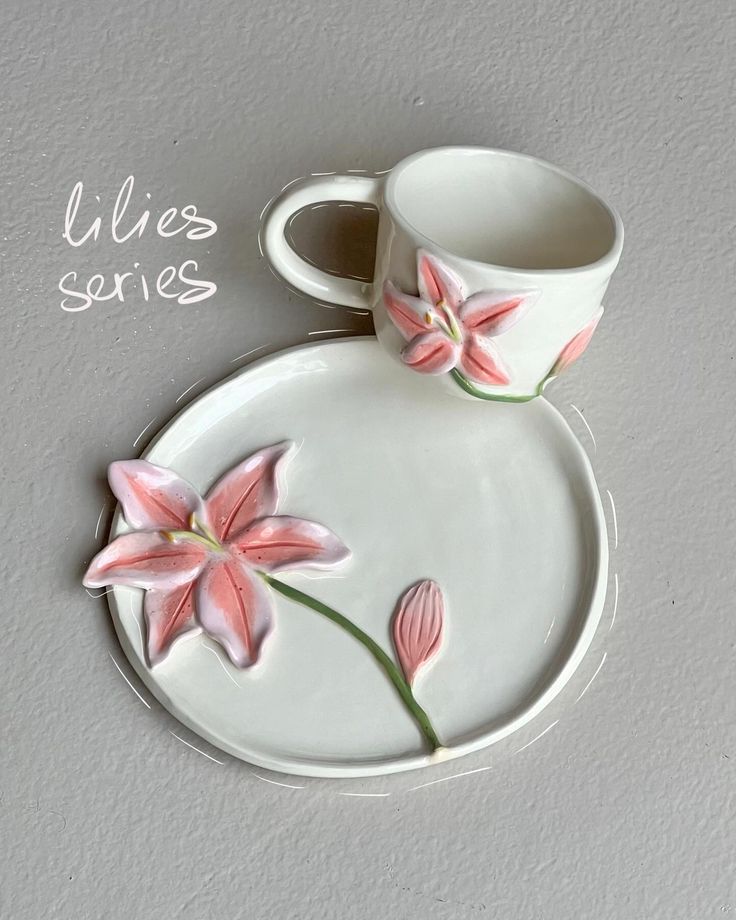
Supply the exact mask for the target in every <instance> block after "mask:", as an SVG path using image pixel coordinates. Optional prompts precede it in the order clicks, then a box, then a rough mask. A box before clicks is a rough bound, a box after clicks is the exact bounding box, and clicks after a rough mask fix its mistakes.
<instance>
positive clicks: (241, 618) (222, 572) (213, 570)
mask: <svg viewBox="0 0 736 920" xmlns="http://www.w3.org/2000/svg"><path fill="white" fill-rule="evenodd" d="M195 596H196V608H197V619H198V620H199V622H200V623H201V624H202V627H203V629H204V630H205V632H206V633H207V635H209V636H211V637H212V638H213V639H215V640H216V641H217V642H219V643H220V645H221V646H222V647H223V648H224V649H225V651H226V652H227V654H228V657H229V658H230V660H231V661H232V663H233V664H234V665H236V666H237V667H239V668H247V667H249V666H250V665H252V664H255V663H256V661H257V660H258V655H259V653H260V650H261V645H262V643H263V640H264V639H265V638H266V636H267V635H268V633H269V632H270V630H271V622H272V607H271V596H270V594H269V591H268V588H267V587H266V585H265V583H264V582H263V581H262V580H261V579H260V578H259V577H258V576H257V575H256V574H255V573H254V572H253V571H252V570H251V569H249V568H248V566H246V565H243V564H242V563H241V562H239V561H238V560H237V559H234V558H233V557H232V556H227V557H221V558H220V559H218V560H213V561H212V562H211V563H210V564H209V565H208V566H207V568H206V569H205V570H204V572H203V573H202V576H201V577H200V578H199V579H198V581H197V586H196V589H195Z"/></svg>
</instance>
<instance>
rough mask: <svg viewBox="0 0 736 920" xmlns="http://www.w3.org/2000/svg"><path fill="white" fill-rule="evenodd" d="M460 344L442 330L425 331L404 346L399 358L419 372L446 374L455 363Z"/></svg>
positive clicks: (458, 354)
mask: <svg viewBox="0 0 736 920" xmlns="http://www.w3.org/2000/svg"><path fill="white" fill-rule="evenodd" d="M459 357H460V346H459V345H458V343H457V342H453V341H452V339H449V338H448V337H447V336H446V335H445V334H444V333H443V332H440V331H439V330H437V331H436V332H426V333H424V335H418V336H416V338H414V339H412V340H411V342H409V344H408V345H405V346H404V349H403V350H402V352H401V360H402V361H403V362H404V364H407V365H408V366H409V367H410V368H412V370H415V371H419V373H420V374H446V373H447V372H448V371H449V370H451V369H452V368H453V367H455V365H456V364H457V361H458V358H459Z"/></svg>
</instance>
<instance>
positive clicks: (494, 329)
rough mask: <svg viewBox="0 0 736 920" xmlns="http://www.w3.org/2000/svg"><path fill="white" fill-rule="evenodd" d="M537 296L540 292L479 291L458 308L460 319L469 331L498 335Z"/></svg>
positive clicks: (515, 320)
mask: <svg viewBox="0 0 736 920" xmlns="http://www.w3.org/2000/svg"><path fill="white" fill-rule="evenodd" d="M538 297H539V291H518V292H516V293H512V292H510V291H479V292H478V293H477V294H473V295H472V296H470V297H468V299H467V300H466V301H465V303H464V304H463V305H462V306H461V307H460V311H459V315H460V320H461V322H462V324H463V326H464V327H465V328H466V329H467V330H468V331H470V332H479V333H482V334H483V335H501V333H502V332H506V331H507V330H509V329H511V328H512V326H515V325H516V323H518V322H519V320H520V319H521V318H522V317H523V316H524V314H525V313H526V312H527V310H528V309H529V308H530V307H531V306H532V304H533V303H534V302H535V301H536V300H537V298H538Z"/></svg>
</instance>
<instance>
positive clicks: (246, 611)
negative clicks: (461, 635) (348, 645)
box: [84, 442, 445, 751]
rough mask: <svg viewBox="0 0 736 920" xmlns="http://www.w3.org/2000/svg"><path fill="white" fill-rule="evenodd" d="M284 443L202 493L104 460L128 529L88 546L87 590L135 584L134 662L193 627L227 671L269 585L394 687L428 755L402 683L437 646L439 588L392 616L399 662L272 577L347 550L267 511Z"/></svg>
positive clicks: (417, 590)
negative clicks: (140, 639) (370, 661)
mask: <svg viewBox="0 0 736 920" xmlns="http://www.w3.org/2000/svg"><path fill="white" fill-rule="evenodd" d="M291 447H292V445H291V443H290V442H284V443H281V444H275V445H272V446H270V447H265V448H262V449H261V450H258V451H256V452H255V453H254V454H252V455H251V456H249V457H247V458H246V459H245V460H243V461H242V463H239V464H238V465H237V466H235V467H234V468H233V469H231V470H230V471H229V472H227V473H226V474H225V475H224V476H222V478H221V479H220V480H219V481H218V482H216V483H215V485H214V486H213V487H212V488H211V489H210V491H209V492H208V493H207V496H206V497H205V498H203V497H201V496H200V494H199V492H198V491H197V490H196V489H195V488H194V486H192V485H191V484H190V483H189V482H187V481H186V480H185V479H183V478H182V477H181V476H178V475H177V474H176V473H175V472H173V471H172V470H169V469H166V468H164V467H161V466H157V465H155V464H153V463H149V462H148V461H146V460H121V461H117V462H115V463H112V464H111V465H110V468H109V471H108V478H109V482H110V487H111V489H112V491H113V493H114V494H115V496H116V498H117V499H118V501H119V502H120V505H121V508H122V511H123V515H124V517H125V520H126V522H127V523H128V525H129V526H130V527H131V528H133V529H132V530H131V531H130V532H128V533H124V534H122V535H121V536H118V537H117V538H116V539H114V540H113V541H112V542H111V543H110V544H109V545H108V546H106V547H105V548H104V549H103V550H102V551H101V552H99V553H98V554H97V555H96V556H95V558H94V559H93V560H92V562H91V563H90V565H89V568H88V569H87V573H86V575H85V577H84V584H85V585H86V586H87V587H88V588H100V587H104V586H106V585H122V586H127V587H133V588H142V589H143V590H145V592H146V593H145V596H144V599H143V617H144V620H145V624H146V649H145V651H146V659H147V663H148V666H149V667H154V666H157V665H159V664H160V663H161V662H163V661H164V660H165V659H166V658H167V657H168V656H169V654H170V653H171V652H172V650H173V648H174V647H175V645H176V644H177V641H178V640H179V639H182V638H184V637H185V636H192V635H197V634H201V633H204V634H205V635H206V636H208V637H209V638H210V639H212V640H213V641H214V642H215V643H217V644H218V645H219V647H220V648H221V649H222V651H223V652H224V653H225V655H226V656H227V658H228V659H229V661H230V662H231V663H232V665H234V666H235V667H236V668H238V669H247V668H250V667H252V666H253V665H254V664H256V663H257V662H258V661H260V660H261V657H262V648H263V645H264V642H265V640H266V639H267V637H268V635H269V634H270V632H271V630H272V627H273V622H274V599H273V592H276V593H278V594H280V595H282V596H283V597H285V598H287V599H288V600H290V601H292V602H295V603H297V604H300V605H302V606H303V607H306V608H308V609H310V610H312V611H313V612H315V613H318V614H320V615H321V616H323V617H326V618H327V619H329V620H331V621H332V622H333V623H335V624H336V625H337V626H339V627H340V628H342V629H343V630H345V631H346V632H347V633H349V634H350V635H351V636H352V637H353V638H354V639H356V640H357V641H358V642H359V643H360V644H361V645H362V646H363V648H364V650H365V651H367V652H368V653H369V654H370V655H372V656H373V658H374V660H375V662H376V663H377V664H378V665H379V667H380V668H381V669H382V670H383V672H384V673H385V675H386V677H387V678H388V679H389V680H390V681H391V683H392V684H393V685H394V688H395V690H396V691H397V693H398V695H399V697H400V699H401V701H402V702H403V704H404V706H405V707H406V710H407V712H408V714H409V715H410V716H411V717H412V718H413V719H414V721H415V722H416V724H417V727H418V728H419V730H420V731H421V733H422V735H423V737H424V739H425V743H426V744H427V746H428V747H429V749H430V750H431V751H437V750H439V749H440V748H442V744H441V742H440V740H439V738H438V736H437V734H436V732H435V730H434V728H433V726H432V723H431V722H430V719H429V717H428V715H427V713H426V712H425V711H424V709H423V708H422V707H421V706H420V704H419V703H418V702H417V699H416V697H415V695H414V691H413V688H412V685H413V683H414V678H415V676H416V673H417V671H418V670H419V669H420V668H421V667H423V666H424V665H426V664H428V663H429V662H430V661H431V660H432V659H433V658H434V657H435V656H436V655H437V653H438V651H439V648H440V644H441V642H442V633H443V628H444V618H445V604H444V598H443V596H442V592H441V590H440V588H439V586H438V585H437V584H436V583H435V582H433V581H422V582H419V583H417V584H416V585H414V586H413V587H411V588H410V589H409V590H408V591H407V592H406V593H405V594H404V595H403V596H402V598H401V599H400V602H399V605H398V607H397V610H396V612H395V614H394V630H393V634H394V645H395V649H396V653H397V658H398V662H399V664H398V665H397V664H396V663H395V661H394V660H393V659H392V658H391V657H390V656H389V655H388V654H387V653H386V652H385V651H384V650H383V649H382V648H381V647H380V645H379V644H378V643H377V642H376V641H375V640H374V639H372V638H371V637H370V636H369V635H368V634H367V633H366V632H365V631H364V630H363V629H361V628H360V627H359V626H358V625H357V624H356V623H354V622H353V621H351V620H349V619H348V618H347V617H345V616H343V615H342V614H341V613H338V611H336V610H333V608H332V607H329V606H328V605H327V604H325V603H323V602H322V601H320V600H318V599H317V598H315V597H312V596H311V595H310V594H307V593H305V592H304V591H302V590H300V589H299V588H296V587H294V586H293V585H290V584H288V583H286V582H284V581H281V580H280V579H279V578H276V577H275V575H276V574H277V573H281V572H285V571H292V570H301V569H322V570H325V571H329V570H332V569H333V568H335V567H336V566H338V565H340V564H341V563H344V562H346V561H347V560H348V559H350V557H351V553H350V550H349V549H348V547H347V546H346V545H345V543H343V541H342V540H341V539H340V538H339V537H338V536H337V535H336V534H335V533H333V532H332V531H331V530H330V529H329V528H327V527H325V526H324V525H323V524H319V523H317V522H316V521H309V520H305V519H304V518H299V517H292V516H290V515H284V514H279V513H277V510H278V504H279V482H278V479H279V472H280V469H281V467H282V465H283V464H284V462H285V461H286V459H287V458H288V456H289V455H290V454H291V453H292V451H291Z"/></svg>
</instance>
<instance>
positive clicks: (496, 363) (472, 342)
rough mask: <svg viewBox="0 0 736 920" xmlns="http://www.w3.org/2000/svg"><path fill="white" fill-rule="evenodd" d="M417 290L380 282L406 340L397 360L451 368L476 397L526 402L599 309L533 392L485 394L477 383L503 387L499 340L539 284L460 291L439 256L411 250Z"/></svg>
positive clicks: (435, 369) (508, 377) (586, 335)
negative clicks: (412, 291) (528, 287)
mask: <svg viewBox="0 0 736 920" xmlns="http://www.w3.org/2000/svg"><path fill="white" fill-rule="evenodd" d="M417 289H418V295H417V296H415V295H412V294H407V293H405V292H404V291H401V290H399V288H398V287H396V285H395V284H394V283H393V282H392V281H386V282H385V284H384V287H383V302H384V305H385V307H386V312H387V313H388V315H389V317H390V319H391V321H392V322H393V324H394V326H395V327H396V328H397V329H398V331H399V332H400V333H401V335H402V336H403V338H404V339H405V340H406V345H405V346H404V348H403V349H402V351H401V359H402V361H403V362H404V364H406V365H407V366H408V367H410V368H411V369H412V370H415V371H417V372H418V373H420V374H430V375H439V374H448V373H449V374H450V375H451V376H452V378H453V379H454V380H455V382H456V383H457V384H458V385H459V386H460V387H461V388H462V389H463V390H465V392H467V393H469V394H470V395H471V396H476V397H478V398H480V399H487V400H493V401H500V402H529V401H530V400H532V399H534V398H535V397H536V396H540V395H541V393H542V390H543V389H544V387H545V385H546V384H547V383H548V382H549V381H550V380H552V379H553V378H554V377H556V376H558V375H559V374H560V373H561V372H562V371H563V370H564V369H565V368H566V367H569V365H570V364H572V363H573V361H575V360H577V358H579V357H580V355H581V354H582V353H583V351H584V350H585V348H586V347H587V346H588V343H589V342H590V339H591V337H592V335H593V332H594V331H595V327H596V326H597V324H598V321H599V320H600V317H601V315H602V313H603V309H602V308H601V309H600V310H599V312H598V313H597V314H596V316H595V317H594V318H593V320H592V321H591V322H590V323H588V325H587V326H586V327H585V328H584V329H582V330H581V331H580V332H579V333H577V334H576V335H575V336H574V337H573V339H572V340H571V341H570V342H568V344H567V345H566V346H565V347H564V348H563V349H562V351H561V353H560V355H559V357H558V358H557V360H556V361H555V363H554V364H553V366H552V367H551V368H550V370H549V371H548V373H547V374H546V375H545V376H544V378H543V379H542V380H541V381H540V382H539V384H538V385H537V387H536V389H535V391H534V392H533V393H531V394H528V395H521V396H516V395H505V394H503V393H500V394H499V393H489V392H487V391H485V390H482V389H480V387H487V386H493V387H506V386H509V385H510V384H512V383H513V369H512V368H510V367H509V365H508V363H507V361H506V360H505V358H504V355H503V347H502V345H501V344H499V342H498V341H497V339H498V338H499V337H501V336H502V335H503V334H504V333H505V332H508V331H509V330H510V329H512V328H513V327H514V326H515V325H516V324H517V323H518V322H520V321H521V320H522V319H523V318H524V316H525V315H526V313H527V312H528V311H529V310H530V309H532V308H533V307H534V305H535V304H536V302H537V301H538V300H539V297H540V291H538V290H522V291H507V290H487V291H477V292H475V293H473V294H471V295H469V296H466V294H465V292H464V289H463V285H462V282H461V281H460V279H459V278H458V277H457V275H456V274H455V273H454V272H453V271H452V270H451V269H450V268H448V267H447V266H446V265H445V264H444V263H443V262H442V261H441V260H440V259H438V258H437V257H436V256H433V255H431V254H430V253H429V252H427V251H425V250H423V249H419V250H417Z"/></svg>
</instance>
